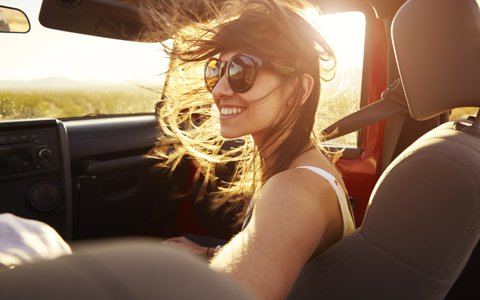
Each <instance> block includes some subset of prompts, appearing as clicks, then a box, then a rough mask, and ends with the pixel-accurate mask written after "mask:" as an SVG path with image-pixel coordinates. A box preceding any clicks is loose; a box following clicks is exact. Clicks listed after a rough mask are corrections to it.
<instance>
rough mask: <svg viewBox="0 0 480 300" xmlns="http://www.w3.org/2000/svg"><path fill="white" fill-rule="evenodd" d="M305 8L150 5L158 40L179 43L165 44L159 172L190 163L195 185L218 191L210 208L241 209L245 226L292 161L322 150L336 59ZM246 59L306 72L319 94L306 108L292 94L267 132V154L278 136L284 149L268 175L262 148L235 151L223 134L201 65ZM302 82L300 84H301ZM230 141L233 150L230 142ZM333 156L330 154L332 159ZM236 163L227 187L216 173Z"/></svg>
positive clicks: (264, 3) (243, 146)
mask: <svg viewBox="0 0 480 300" xmlns="http://www.w3.org/2000/svg"><path fill="white" fill-rule="evenodd" d="M304 2H305V1H274V0H248V1H216V4H215V3H214V2H213V1H210V0H203V1H193V0H191V1H188V0H182V1H175V0H172V1H171V2H166V1H162V4H161V5H160V4H156V3H155V1H147V2H146V4H145V8H144V11H145V12H146V13H147V14H146V16H145V19H146V20H147V24H148V25H149V31H150V32H152V33H153V35H152V38H153V39H154V40H157V41H163V40H165V39H166V38H168V37H172V36H174V37H175V42H174V43H173V46H169V45H168V43H165V47H167V50H168V52H169V54H170V56H171V65H170V69H169V73H168V78H167V83H166V84H167V86H166V90H165V93H164V97H163V99H162V101H161V103H160V105H158V109H157V115H158V119H159V124H160V127H161V129H162V131H163V132H162V135H161V136H160V137H159V139H158V142H157V146H156V147H155V148H154V149H153V153H154V155H155V156H156V157H160V158H162V162H161V165H162V166H167V167H169V168H171V169H172V170H174V169H175V168H176V167H177V166H178V165H179V163H180V162H181V161H182V159H184V158H187V159H191V160H192V161H193V162H194V163H195V165H196V167H197V174H196V178H197V179H199V178H202V184H201V186H202V187H203V188H202V189H201V190H200V192H199V194H198V195H199V197H203V196H204V193H205V191H206V187H207V186H208V184H209V183H211V182H214V183H215V184H216V186H217V187H218V189H217V192H216V194H215V201H214V205H213V206H212V207H219V206H222V205H223V204H226V203H239V204H241V205H240V206H239V207H240V209H239V210H238V217H239V221H241V220H242V218H243V217H244V216H245V212H246V207H247V205H244V204H245V203H248V201H250V199H252V197H253V196H254V194H255V192H256V191H258V189H259V188H260V187H261V186H262V185H263V184H264V183H265V182H266V181H267V180H268V179H269V178H271V177H272V176H274V175H275V174H277V173H279V172H282V171H284V170H286V169H287V168H288V167H289V165H290V164H291V163H292V161H293V160H294V159H295V158H296V157H298V156H299V155H300V154H301V153H302V152H303V151H305V150H306V149H307V147H308V146H309V145H310V143H311V142H313V144H314V145H316V146H317V147H318V148H320V143H319V142H320V139H319V136H318V135H317V134H316V133H315V132H314V124H315V114H316V111H317V106H318V102H319V98H320V78H322V79H324V80H329V79H331V78H332V77H333V75H334V67H335V56H334V54H333V52H332V50H331V49H330V47H329V46H328V44H327V43H326V42H325V40H324V39H323V37H322V35H321V34H320V33H319V31H318V29H317V28H315V26H314V25H312V24H311V23H309V22H308V21H307V20H306V19H305V18H304V17H302V14H303V13H304V12H305V10H306V9H309V10H310V13H311V12H312V11H314V8H313V6H306V5H305V3H304ZM229 51H235V52H241V53H248V54H251V55H255V56H257V57H260V58H262V59H265V60H266V61H269V62H274V63H279V64H282V65H286V66H290V67H293V68H294V69H295V70H296V72H295V74H293V75H291V76H290V78H287V80H290V79H291V80H293V79H295V78H299V79H300V76H301V75H302V74H304V73H308V74H310V75H311V76H312V77H313V78H314V85H313V90H312V93H311V94H310V96H309V97H308V99H307V100H306V101H305V103H304V104H303V105H301V104H300V101H301V97H302V95H303V87H302V84H298V85H297V87H296V90H295V91H294V93H293V97H294V99H296V101H295V103H297V105H292V106H288V107H284V114H282V118H281V119H278V120H276V122H275V126H272V128H270V129H269V134H267V135H266V136H268V137H269V140H267V141H266V142H265V144H264V145H262V148H263V147H269V146H272V145H273V144H274V142H275V141H276V140H278V139H279V137H282V140H283V143H282V144H281V145H280V146H278V147H277V148H276V150H275V157H273V158H269V159H275V161H274V162H275V163H274V164H273V167H271V168H269V169H267V170H264V168H262V167H263V162H264V160H265V159H266V158H265V157H261V156H260V155H259V151H258V145H255V144H254V143H253V139H252V138H251V137H250V136H246V137H243V138H242V140H243V141H241V142H240V143H237V144H236V146H234V147H230V146H231V144H232V143H234V142H232V141H228V142H227V141H226V140H225V139H224V138H222V137H221V135H220V134H219V121H218V115H217V114H218V111H215V109H213V108H212V104H213V99H212V96H211V94H210V93H209V92H208V91H207V90H206V88H205V87H204V82H203V62H204V61H205V60H206V59H208V58H209V57H212V56H215V55H218V54H220V53H222V52H229ZM300 82H301V81H300ZM226 142H227V143H226ZM327 154H328V153H327ZM232 162H233V164H234V169H235V170H234V172H233V175H232V176H231V177H230V178H229V179H228V180H226V181H225V182H221V181H220V180H219V178H218V176H217V175H218V174H217V173H218V170H219V169H220V168H222V167H223V166H226V165H227V164H232Z"/></svg>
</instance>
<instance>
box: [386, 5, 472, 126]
mask: <svg viewBox="0 0 480 300" xmlns="http://www.w3.org/2000/svg"><path fill="white" fill-rule="evenodd" d="M392 39H393V46H394V51H395V56H396V59H397V64H398V68H399V72H400V78H401V80H402V83H403V89H404V91H405V95H406V99H407V103H408V107H409V110H410V114H411V116H412V117H413V118H414V119H416V120H426V119H429V118H431V117H434V116H436V115H438V114H441V113H443V112H445V111H448V110H451V109H453V108H457V107H468V106H470V107H477V106H480V10H479V8H478V4H477V3H476V2H475V0H410V1H407V2H406V3H405V4H404V5H403V6H402V7H401V8H400V9H399V11H398V12H397V14H396V16H395V18H394V20H393V23H392Z"/></svg>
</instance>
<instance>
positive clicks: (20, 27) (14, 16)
mask: <svg viewBox="0 0 480 300" xmlns="http://www.w3.org/2000/svg"><path fill="white" fill-rule="evenodd" d="M29 30H30V22H29V21H28V18H27V16H26V15H25V13H23V12H22V11H21V10H18V9H15V8H10V7H5V6H0V32H14V33H25V32H28V31H29Z"/></svg>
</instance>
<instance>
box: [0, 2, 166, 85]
mask: <svg viewBox="0 0 480 300" xmlns="http://www.w3.org/2000/svg"><path fill="white" fill-rule="evenodd" d="M0 4H1V5H5V6H10V7H17V8H20V9H22V10H23V11H24V12H25V13H26V14H27V16H28V17H29V20H30V23H31V30H30V32H28V33H25V34H21V33H20V34H19V33H0V53H1V55H0V80H31V79H35V78H47V77H64V78H68V79H72V80H106V81H112V82H121V81H149V80H155V79H157V80H158V74H161V73H162V72H163V71H164V70H165V69H166V66H167V64H168V58H167V56H166V54H165V53H164V52H163V50H162V47H161V46H160V45H159V44H154V43H149V44H142V43H136V42H125V41H119V40H114V39H107V38H95V37H89V36H86V35H82V34H75V33H68V32H62V31H58V30H52V29H48V28H45V27H43V26H42V25H41V24H40V23H39V22H38V13H39V10H40V5H41V0H14V1H13V0H0Z"/></svg>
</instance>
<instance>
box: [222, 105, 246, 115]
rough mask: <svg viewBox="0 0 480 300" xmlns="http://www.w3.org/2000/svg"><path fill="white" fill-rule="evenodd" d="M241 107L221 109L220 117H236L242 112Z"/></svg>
mask: <svg viewBox="0 0 480 300" xmlns="http://www.w3.org/2000/svg"><path fill="white" fill-rule="evenodd" d="M243 110H244V109H243V108H241V107H222V109H221V111H220V113H221V114H222V115H236V114H239V113H241V112H242V111H243Z"/></svg>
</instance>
